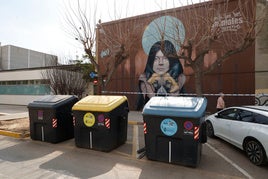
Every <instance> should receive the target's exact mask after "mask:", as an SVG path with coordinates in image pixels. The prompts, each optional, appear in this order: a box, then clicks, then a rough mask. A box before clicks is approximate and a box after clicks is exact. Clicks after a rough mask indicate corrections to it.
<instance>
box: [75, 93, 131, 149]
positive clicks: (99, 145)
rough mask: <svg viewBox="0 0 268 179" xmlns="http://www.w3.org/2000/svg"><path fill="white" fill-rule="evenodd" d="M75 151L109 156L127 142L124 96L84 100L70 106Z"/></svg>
mask: <svg viewBox="0 0 268 179" xmlns="http://www.w3.org/2000/svg"><path fill="white" fill-rule="evenodd" d="M72 109H73V114H74V119H75V126H74V138H75V144H76V146H77V147H81V148H88V149H92V150H98V151H103V152H109V151H111V150H113V149H115V148H117V147H119V146H120V145H122V144H124V143H125V141H126V140H127V125H128V112H129V108H128V101H127V98H126V97H125V96H102V95H94V96H87V97H85V98H83V99H81V100H80V101H78V102H77V103H76V104H75V105H74V106H73V108H72Z"/></svg>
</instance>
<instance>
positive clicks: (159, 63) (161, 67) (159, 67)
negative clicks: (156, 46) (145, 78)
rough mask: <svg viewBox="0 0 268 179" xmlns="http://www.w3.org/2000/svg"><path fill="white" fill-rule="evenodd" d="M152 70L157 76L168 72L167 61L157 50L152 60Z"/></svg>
mask: <svg viewBox="0 0 268 179" xmlns="http://www.w3.org/2000/svg"><path fill="white" fill-rule="evenodd" d="M153 70H154V72H155V73H157V74H160V75H162V74H165V73H166V72H167V71H168V70H169V61H168V58H167V57H166V56H164V54H163V53H162V51H161V50H159V51H158V52H157V53H156V55H155V59H154V64H153Z"/></svg>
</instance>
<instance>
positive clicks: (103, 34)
mask: <svg viewBox="0 0 268 179" xmlns="http://www.w3.org/2000/svg"><path fill="white" fill-rule="evenodd" d="M137 21H138V19H131V20H129V21H124V20H121V21H120V23H113V24H112V25H111V24H109V25H108V26H105V24H104V25H103V24H102V23H99V24H98V31H97V34H98V43H99V44H102V45H103V47H102V49H105V50H104V51H102V52H100V53H101V55H100V57H101V58H104V57H108V59H107V60H103V59H102V61H101V62H102V63H103V67H104V68H105V70H104V72H103V74H102V76H105V81H104V82H103V85H104V86H106V85H107V84H108V83H109V81H110V80H111V77H112V75H113V74H114V72H115V70H116V69H117V67H118V66H119V65H120V64H121V63H122V62H124V61H125V60H126V59H128V58H129V55H130V53H131V52H133V51H135V49H136V50H137V48H138V47H137V45H136V43H137V40H138V39H139V35H138V34H137V31H138V29H140V28H141V26H140V25H139V23H138V22H137Z"/></svg>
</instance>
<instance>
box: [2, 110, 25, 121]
mask: <svg viewBox="0 0 268 179" xmlns="http://www.w3.org/2000/svg"><path fill="white" fill-rule="evenodd" d="M28 117H29V114H28V112H21V113H14V114H8V113H0V121H4V120H11V119H20V118H28Z"/></svg>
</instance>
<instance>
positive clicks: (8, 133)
mask: <svg viewBox="0 0 268 179" xmlns="http://www.w3.org/2000/svg"><path fill="white" fill-rule="evenodd" d="M0 135H4V136H9V137H14V138H19V139H21V138H26V137H29V136H30V133H29V132H24V133H19V132H11V131H5V130H0Z"/></svg>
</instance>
